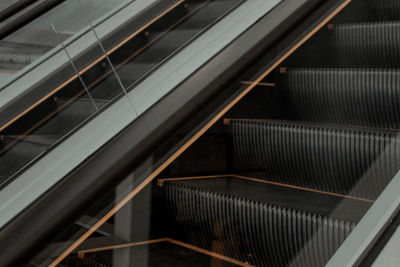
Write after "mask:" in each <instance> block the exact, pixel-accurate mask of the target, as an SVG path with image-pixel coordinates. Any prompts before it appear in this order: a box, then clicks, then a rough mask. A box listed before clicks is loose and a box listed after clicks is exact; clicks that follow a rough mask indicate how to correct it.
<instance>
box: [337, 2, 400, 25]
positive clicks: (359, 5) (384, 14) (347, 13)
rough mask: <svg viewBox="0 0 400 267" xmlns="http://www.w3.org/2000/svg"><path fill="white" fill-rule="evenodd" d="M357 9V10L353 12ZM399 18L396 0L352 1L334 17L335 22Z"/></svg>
mask: <svg viewBox="0 0 400 267" xmlns="http://www.w3.org/2000/svg"><path fill="white" fill-rule="evenodd" d="M355 10H357V12H355ZM393 20H400V2H399V1H398V0H361V1H352V2H351V3H350V5H349V6H348V7H347V8H345V9H344V10H343V11H342V12H341V13H340V14H339V15H338V16H337V17H336V18H335V19H334V21H335V22H364V21H393Z"/></svg>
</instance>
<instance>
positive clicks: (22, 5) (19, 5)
mask: <svg viewBox="0 0 400 267" xmlns="http://www.w3.org/2000/svg"><path fill="white" fill-rule="evenodd" d="M37 1H39V0H20V1H18V2H16V3H14V4H12V5H10V6H9V7H7V8H5V9H3V10H1V11H0V23H1V22H3V21H5V20H6V19H9V18H11V17H12V16H15V15H17V14H18V13H19V12H21V11H22V10H24V9H26V8H27V7H29V6H31V5H33V4H34V3H36V2H37Z"/></svg>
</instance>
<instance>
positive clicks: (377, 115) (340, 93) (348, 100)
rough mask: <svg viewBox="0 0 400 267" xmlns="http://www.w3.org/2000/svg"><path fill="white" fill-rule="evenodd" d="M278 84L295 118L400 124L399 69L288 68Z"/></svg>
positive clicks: (384, 125) (396, 126)
mask: <svg viewBox="0 0 400 267" xmlns="http://www.w3.org/2000/svg"><path fill="white" fill-rule="evenodd" d="M278 85H279V89H277V90H280V91H281V98H282V99H283V101H285V103H287V104H288V106H290V107H291V110H292V115H291V116H292V118H295V119H296V120H300V121H313V122H320V123H336V124H346V125H352V126H354V125H358V126H368V127H375V128H391V129H399V128H400V69H348V68H344V69H337V68H293V69H292V68H288V69H287V70H286V72H285V73H284V74H282V75H279V83H278Z"/></svg>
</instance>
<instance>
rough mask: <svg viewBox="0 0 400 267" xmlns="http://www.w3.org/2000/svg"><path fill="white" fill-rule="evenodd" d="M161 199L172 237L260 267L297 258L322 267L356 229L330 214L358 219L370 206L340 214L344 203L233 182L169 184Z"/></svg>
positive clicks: (353, 204)
mask: <svg viewBox="0 0 400 267" xmlns="http://www.w3.org/2000/svg"><path fill="white" fill-rule="evenodd" d="M163 193H164V198H165V203H166V205H167V206H168V214H169V217H168V218H169V219H170V220H171V221H172V224H173V225H175V227H176V229H172V230H171V232H172V233H177V235H179V236H182V237H183V238H186V240H185V241H186V242H188V243H191V244H194V245H196V246H199V247H202V248H204V249H207V250H213V251H215V252H216V253H219V254H223V255H226V256H228V257H232V258H235V259H237V260H240V261H242V262H249V263H250V264H253V265H256V266H287V265H288V264H289V263H290V262H292V261H293V260H294V257H295V256H296V255H297V259H296V262H297V265H298V266H322V265H324V264H325V263H326V262H327V260H328V259H329V258H330V256H331V255H333V253H334V252H335V250H336V249H337V248H338V247H339V246H340V244H341V243H342V242H343V241H344V239H345V238H346V237H347V236H348V234H349V233H350V232H351V230H352V229H353V228H354V227H355V222H353V221H349V220H346V219H340V218H337V217H332V216H331V215H330V213H333V214H335V215H337V214H340V213H341V212H343V213H342V214H341V215H342V216H343V217H346V216H347V215H350V214H352V212H353V215H354V214H357V213H359V214H358V215H357V216H360V214H361V213H362V212H365V210H366V209H367V208H368V206H369V204H366V203H357V202H361V201H356V200H352V201H351V203H350V204H349V205H348V206H346V208H345V209H347V211H344V210H342V211H339V212H338V211H334V207H335V205H336V204H338V202H340V201H341V200H342V199H336V197H332V196H327V195H321V194H318V193H313V192H306V191H301V190H296V189H289V188H280V187H279V186H273V185H268V184H263V183H259V182H254V181H249V180H244V179H238V178H234V177H226V178H216V179H214V178H210V179H199V180H197V179H194V180H184V181H179V180H175V181H173V180H172V181H166V182H164V186H163ZM310 203H313V204H310ZM310 210H312V211H310ZM317 211H320V213H317ZM321 213H322V214H321ZM346 213H347V215H346ZM324 214H327V215H324ZM353 219H354V218H353ZM297 265H296V266H297Z"/></svg>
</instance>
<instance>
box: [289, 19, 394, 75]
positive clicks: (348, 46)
mask: <svg viewBox="0 0 400 267" xmlns="http://www.w3.org/2000/svg"><path fill="white" fill-rule="evenodd" d="M399 45H400V21H393V22H365V23H347V24H333V25H332V26H330V28H325V29H324V30H323V31H322V32H321V33H320V34H319V35H317V36H315V37H314V39H313V40H312V41H311V42H308V43H307V44H306V45H305V46H303V47H302V48H300V49H299V52H298V53H296V54H295V55H294V56H293V58H291V59H290V61H289V62H288V63H287V66H288V67H330V68H336V67H339V68H397V67H398V66H400V50H399V49H398V47H399Z"/></svg>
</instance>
